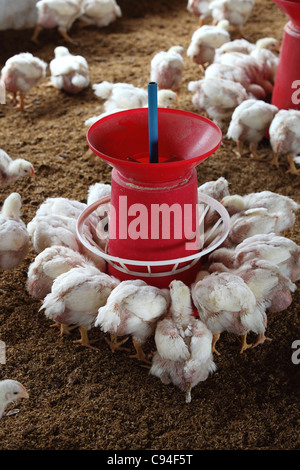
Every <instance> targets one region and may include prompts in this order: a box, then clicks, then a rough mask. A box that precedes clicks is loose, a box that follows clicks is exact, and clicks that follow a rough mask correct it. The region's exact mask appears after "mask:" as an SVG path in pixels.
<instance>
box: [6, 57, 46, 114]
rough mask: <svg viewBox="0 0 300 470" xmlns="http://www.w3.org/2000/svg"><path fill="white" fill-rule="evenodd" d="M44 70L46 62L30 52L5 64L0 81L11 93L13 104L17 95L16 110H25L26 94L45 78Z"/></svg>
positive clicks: (8, 60) (11, 58)
mask: <svg viewBox="0 0 300 470" xmlns="http://www.w3.org/2000/svg"><path fill="white" fill-rule="evenodd" d="M46 69H47V64H46V62H44V61H43V60H41V59H39V58H38V57H35V56H33V55H32V54H31V53H30V52H21V53H20V54H16V55H14V56H12V57H10V58H9V59H7V61H6V62H5V65H4V67H3V68H2V70H1V81H2V83H3V84H4V86H5V89H6V91H7V92H9V93H12V95H13V102H14V103H16V102H17V95H19V104H18V105H17V108H18V109H20V110H21V111H24V109H25V104H24V99H25V95H26V93H27V92H28V91H29V90H30V89H31V88H33V87H34V86H35V85H36V84H37V82H38V81H39V80H41V78H43V77H45V75H46Z"/></svg>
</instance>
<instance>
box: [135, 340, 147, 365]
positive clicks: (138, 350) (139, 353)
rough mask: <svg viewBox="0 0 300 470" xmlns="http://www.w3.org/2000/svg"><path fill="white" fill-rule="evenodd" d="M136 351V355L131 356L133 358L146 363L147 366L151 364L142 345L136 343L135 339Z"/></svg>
mask: <svg viewBox="0 0 300 470" xmlns="http://www.w3.org/2000/svg"><path fill="white" fill-rule="evenodd" d="M132 343H133V346H134V349H135V350H136V354H133V355H131V356H130V357H131V358H136V359H137V360H138V361H142V362H145V363H146V364H151V361H149V359H148V357H147V355H146V354H145V353H144V351H143V349H142V346H141V344H140V343H139V342H138V341H136V340H135V339H133V340H132Z"/></svg>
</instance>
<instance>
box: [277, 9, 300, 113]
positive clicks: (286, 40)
mask: <svg viewBox="0 0 300 470" xmlns="http://www.w3.org/2000/svg"><path fill="white" fill-rule="evenodd" d="M273 1H274V2H275V3H276V4H277V5H278V6H279V8H280V10H281V11H282V12H283V13H285V14H286V15H287V17H288V18H289V22H288V23H287V24H286V26H285V28H284V35H283V39H282V44H281V51H280V58H279V64H278V68H277V73H276V79H275V84H274V89H273V94H272V104H274V105H275V106H277V107H278V108H279V109H300V0H290V1H287V0H273Z"/></svg>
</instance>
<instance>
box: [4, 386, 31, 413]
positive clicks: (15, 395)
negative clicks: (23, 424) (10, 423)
mask: <svg viewBox="0 0 300 470" xmlns="http://www.w3.org/2000/svg"><path fill="white" fill-rule="evenodd" d="M20 398H29V395H28V392H27V390H26V388H25V387H24V385H22V384H21V383H20V382H17V381H16V380H12V379H6V380H1V381H0V419H1V418H2V416H3V414H4V411H5V408H6V407H7V405H8V404H9V403H11V402H13V401H15V400H19V399H20Z"/></svg>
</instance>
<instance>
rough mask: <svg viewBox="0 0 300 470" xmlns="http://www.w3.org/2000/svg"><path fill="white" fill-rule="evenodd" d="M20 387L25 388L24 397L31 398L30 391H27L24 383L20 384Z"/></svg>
mask: <svg viewBox="0 0 300 470" xmlns="http://www.w3.org/2000/svg"><path fill="white" fill-rule="evenodd" d="M20 387H21V388H22V389H23V395H22V398H29V393H28V392H27V390H26V388H25V387H24V385H22V384H20Z"/></svg>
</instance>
